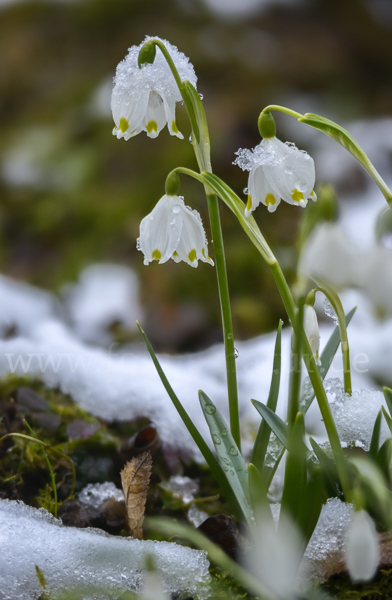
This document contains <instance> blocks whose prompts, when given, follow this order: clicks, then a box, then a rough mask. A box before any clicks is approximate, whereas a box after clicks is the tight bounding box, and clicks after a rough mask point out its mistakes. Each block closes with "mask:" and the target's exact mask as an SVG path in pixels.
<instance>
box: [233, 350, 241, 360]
mask: <svg viewBox="0 0 392 600" xmlns="http://www.w3.org/2000/svg"><path fill="white" fill-rule="evenodd" d="M239 355H240V353H239V352H238V350H237V348H234V358H238V357H239Z"/></svg>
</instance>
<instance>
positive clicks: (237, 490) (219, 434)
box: [199, 390, 254, 527]
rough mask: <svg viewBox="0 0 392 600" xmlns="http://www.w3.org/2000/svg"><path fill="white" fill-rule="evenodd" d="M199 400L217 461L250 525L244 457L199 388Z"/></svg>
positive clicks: (207, 398) (211, 403)
mask: <svg viewBox="0 0 392 600" xmlns="http://www.w3.org/2000/svg"><path fill="white" fill-rule="evenodd" d="M199 400H200V404H201V408H202V411H203V414H204V417H205V419H206V421H207V425H208V427H209V429H210V433H211V438H212V441H213V442H214V446H215V450H216V453H217V455H218V461H219V463H220V465H221V467H222V469H223V471H224V474H225V476H226V478H227V481H228V482H229V484H230V487H231V489H232V490H233V493H234V495H235V497H236V499H237V502H238V504H239V505H240V507H241V510H242V512H243V513H244V516H245V518H246V520H247V522H248V523H249V526H250V527H252V525H253V524H254V521H253V518H252V513H251V505H250V494H249V481H248V470H247V468H246V465H245V463H244V459H243V458H242V455H241V452H240V451H239V450H238V447H237V444H236V443H235V441H234V439H233V436H232V435H231V433H230V429H229V428H228V427H227V425H226V422H225V420H224V419H223V417H222V415H221V414H220V412H219V411H218V409H217V408H216V406H215V404H214V403H213V402H212V401H211V400H210V398H209V397H208V396H207V395H206V394H205V393H204V392H202V391H201V390H199Z"/></svg>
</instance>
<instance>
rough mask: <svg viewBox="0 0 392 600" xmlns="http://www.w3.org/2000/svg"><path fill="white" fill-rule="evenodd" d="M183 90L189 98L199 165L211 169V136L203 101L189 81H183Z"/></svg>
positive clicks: (189, 111)
mask: <svg viewBox="0 0 392 600" xmlns="http://www.w3.org/2000/svg"><path fill="white" fill-rule="evenodd" d="M183 90H185V92H186V97H187V98H188V103H187V109H188V114H189V117H190V119H191V124H192V130H193V132H194V137H195V139H194V141H195V142H196V143H195V144H194V150H195V154H196V158H197V160H198V163H199V165H201V169H203V170H205V171H210V170H211V164H210V136H209V132H208V124H207V118H206V113H205V111H204V106H203V102H202V101H201V99H200V96H199V94H198V92H197V90H196V89H195V88H194V86H193V85H192V84H191V83H190V82H189V81H184V82H183ZM191 115H192V117H191ZM194 121H195V122H194Z"/></svg>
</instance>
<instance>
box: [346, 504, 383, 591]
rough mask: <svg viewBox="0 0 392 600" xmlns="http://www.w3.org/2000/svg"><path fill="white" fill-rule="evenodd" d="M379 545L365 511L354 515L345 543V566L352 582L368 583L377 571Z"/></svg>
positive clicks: (374, 528)
mask: <svg viewBox="0 0 392 600" xmlns="http://www.w3.org/2000/svg"><path fill="white" fill-rule="evenodd" d="M379 558H380V545H379V540H378V535H377V531H376V527H375V525H374V522H373V519H372V518H371V517H370V516H369V514H368V513H367V512H366V511H365V510H360V511H358V512H356V513H355V514H354V517H353V520H352V524H351V527H350V530H349V533H348V537H347V542H346V564H347V568H348V572H349V574H350V577H351V580H352V581H369V580H370V579H372V578H373V577H374V575H375V573H376V571H377V567H378V562H379Z"/></svg>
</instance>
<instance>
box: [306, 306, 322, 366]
mask: <svg viewBox="0 0 392 600" xmlns="http://www.w3.org/2000/svg"><path fill="white" fill-rule="evenodd" d="M304 330H305V334H306V337H307V338H308V341H309V345H310V349H311V350H312V353H313V356H314V359H315V362H316V365H318V366H320V365H321V361H320V357H319V350H320V332H319V326H318V321H317V315H316V311H315V310H314V308H313V306H309V305H308V304H305V306H304Z"/></svg>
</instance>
